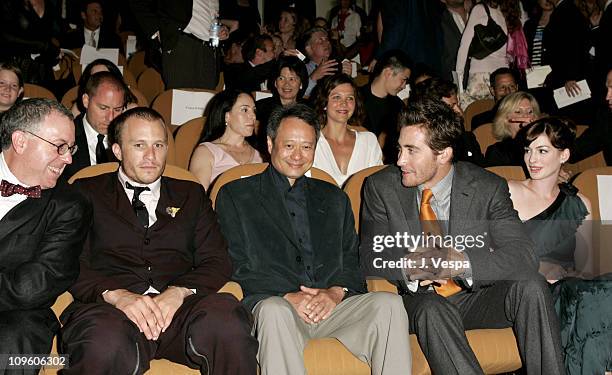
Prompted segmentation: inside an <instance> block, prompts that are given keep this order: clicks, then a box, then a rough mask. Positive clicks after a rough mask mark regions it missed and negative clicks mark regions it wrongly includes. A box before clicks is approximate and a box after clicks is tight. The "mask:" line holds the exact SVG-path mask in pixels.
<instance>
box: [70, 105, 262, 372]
mask: <svg viewBox="0 0 612 375" xmlns="http://www.w3.org/2000/svg"><path fill="white" fill-rule="evenodd" d="M113 136H114V140H115V141H116V142H115V143H114V144H113V152H114V153H115V155H116V156H117V158H118V159H119V160H120V161H121V166H120V168H119V170H118V171H117V172H113V173H107V174H103V175H100V176H96V177H92V178H87V179H84V180H78V181H77V183H76V185H77V186H78V187H79V188H80V190H81V191H82V192H83V193H84V194H85V195H86V196H87V197H88V198H89V200H90V201H91V202H92V205H93V208H94V220H93V225H92V226H91V228H90V231H89V235H88V237H87V241H86V243H85V248H84V250H83V254H82V255H81V262H80V263H81V273H80V275H79V278H78V280H77V282H76V283H75V284H74V285H73V287H72V288H70V292H71V293H72V295H73V296H74V298H75V302H74V303H73V304H72V305H70V306H69V307H68V308H67V310H66V311H65V312H64V314H62V317H61V318H62V322H64V327H63V328H62V342H61V346H60V351H62V352H63V353H67V354H69V355H70V360H71V363H70V368H69V369H66V370H64V371H63V373H64V374H124V373H130V374H132V373H138V374H142V373H144V372H146V370H147V369H148V368H149V362H150V361H151V360H152V359H154V358H166V359H169V360H171V361H174V362H178V363H181V364H184V365H186V366H189V367H191V368H198V369H200V371H201V372H202V373H203V374H215V375H232V374H235V375H238V374H253V375H255V374H256V371H257V363H256V359H255V354H256V351H257V341H256V340H255V339H254V338H253V337H252V336H251V335H250V330H251V324H250V319H249V314H248V312H247V311H246V310H245V309H244V308H243V307H242V306H241V305H240V303H239V302H238V301H237V300H236V298H235V297H234V296H232V295H231V294H227V293H216V292H217V291H218V290H219V289H220V288H221V287H222V286H223V285H224V284H225V283H226V282H227V281H228V280H229V276H230V274H231V269H232V268H231V264H230V261H229V257H228V255H227V250H226V244H225V240H224V239H223V236H222V235H221V231H220V230H219V227H218V224H217V220H216V217H215V214H214V212H213V211H212V207H211V204H210V200H209V199H208V197H207V196H206V194H205V192H204V189H203V188H202V186H200V185H199V184H197V183H194V182H191V181H182V180H175V179H172V178H168V177H162V176H161V175H162V172H163V170H164V168H165V165H166V155H167V152H168V136H167V132H166V129H165V125H164V122H163V119H162V118H161V116H160V115H159V114H158V113H157V112H155V111H154V110H151V109H148V108H144V107H139V108H134V109H132V110H129V111H127V112H125V113H124V114H123V115H121V116H120V117H118V118H117V119H116V120H115V123H114V131H113ZM130 202H131V204H130ZM111 348H112V349H111ZM109 349H111V350H109Z"/></svg>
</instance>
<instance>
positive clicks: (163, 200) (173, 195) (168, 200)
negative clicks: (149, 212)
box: [134, 177, 187, 231]
mask: <svg viewBox="0 0 612 375" xmlns="http://www.w3.org/2000/svg"><path fill="white" fill-rule="evenodd" d="M169 184H170V182H169V180H168V179H167V178H166V177H162V179H161V186H160V191H159V201H158V202H157V208H156V209H155V216H156V217H157V221H155V224H153V226H152V227H151V229H154V230H156V231H157V230H161V229H162V228H163V227H164V226H166V224H168V223H169V222H170V221H171V220H172V219H174V217H173V216H172V215H171V214H170V213H169V212H168V208H182V207H183V205H184V204H185V201H186V200H187V196H186V195H185V194H184V192H183V191H182V190H180V189H171V188H170V187H169V186H168V185H169ZM135 216H136V215H134V217H135Z"/></svg>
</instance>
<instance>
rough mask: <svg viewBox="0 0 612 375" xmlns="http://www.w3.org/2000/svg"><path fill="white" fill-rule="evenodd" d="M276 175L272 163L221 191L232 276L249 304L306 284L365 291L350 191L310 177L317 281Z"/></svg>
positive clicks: (308, 190)
mask: <svg viewBox="0 0 612 375" xmlns="http://www.w3.org/2000/svg"><path fill="white" fill-rule="evenodd" d="M272 178H273V176H272V171H271V167H268V169H267V170H266V171H264V172H263V173H261V174H258V175H255V176H252V177H249V178H244V179H241V180H238V181H234V182H232V183H229V184H227V185H225V186H224V187H223V188H222V189H221V191H220V192H219V195H218V197H217V207H216V208H217V212H218V214H219V222H220V224H221V229H222V230H223V234H224V235H225V238H227V241H228V244H229V252H230V256H231V257H232V261H233V262H234V275H233V277H232V279H234V280H236V281H237V282H239V283H240V286H242V289H243V291H244V295H245V297H244V299H243V300H242V302H243V303H244V304H245V305H246V307H247V308H248V309H249V310H252V309H253V307H254V306H255V305H256V304H257V302H259V301H261V300H262V299H264V298H268V297H271V296H283V295H285V294H286V293H289V292H296V291H298V290H299V287H300V285H305V286H308V287H313V288H329V287H332V286H342V287H346V288H348V289H349V290H351V291H354V292H359V293H360V292H364V291H365V285H364V282H363V278H362V276H361V272H360V270H359V261H358V258H357V257H358V247H357V246H358V241H357V234H356V233H355V223H354V220H353V212H352V211H351V205H350V204H349V200H348V197H347V196H346V195H345V194H344V193H343V192H342V191H341V190H340V189H339V188H338V187H336V186H333V185H331V184H329V183H327V182H324V181H319V180H316V179H311V178H308V179H307V181H306V183H307V187H306V200H307V206H308V219H309V221H310V231H311V233H310V234H311V239H312V245H313V246H312V247H313V250H314V262H315V270H314V276H315V277H314V278H315V280H314V281H311V280H310V279H308V278H307V277H305V276H304V274H305V272H304V264H303V263H302V261H301V259H302V258H301V250H300V247H299V245H298V241H297V238H296V236H295V233H294V231H293V229H292V226H291V219H290V218H289V214H288V213H287V210H286V209H285V206H284V204H283V201H282V199H281V197H280V196H279V194H278V193H277V192H276V191H277V187H276V186H275V185H274V181H273V179H272Z"/></svg>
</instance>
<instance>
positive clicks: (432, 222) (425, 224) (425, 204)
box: [419, 189, 461, 297]
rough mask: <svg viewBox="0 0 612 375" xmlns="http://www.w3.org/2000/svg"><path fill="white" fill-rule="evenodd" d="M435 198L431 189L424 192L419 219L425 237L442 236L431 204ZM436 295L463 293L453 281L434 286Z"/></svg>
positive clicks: (444, 295) (446, 295) (447, 295)
mask: <svg viewBox="0 0 612 375" xmlns="http://www.w3.org/2000/svg"><path fill="white" fill-rule="evenodd" d="M432 197H433V192H432V191H431V189H425V190H423V196H422V197H421V210H420V212H419V219H420V220H421V228H422V229H423V233H425V235H434V236H435V235H439V236H441V235H442V229H441V228H440V223H439V222H438V217H437V216H436V213H435V212H434V210H433V208H431V204H430V203H429V201H430V200H431V198H432ZM434 289H435V291H436V293H438V294H439V295H441V296H442V297H449V296H452V295H453V294H455V293H459V292H460V291H461V287H460V286H459V285H457V283H456V282H454V281H453V280H452V279H448V280H446V284H443V285H440V286H434Z"/></svg>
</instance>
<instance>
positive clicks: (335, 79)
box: [311, 73, 365, 129]
mask: <svg viewBox="0 0 612 375" xmlns="http://www.w3.org/2000/svg"><path fill="white" fill-rule="evenodd" d="M345 83H348V84H349V85H351V87H352V88H353V91H354V93H355V111H354V112H353V115H352V116H351V118H350V119H349V120H348V124H349V125H358V126H361V125H362V124H363V123H364V119H365V112H364V108H363V101H362V99H361V95H360V94H359V89H358V88H357V86H356V85H355V82H353V79H352V78H351V77H349V76H347V75H346V74H344V73H337V74H334V75H333V76H329V77H326V78H324V79H321V80H319V83H318V84H317V86H315V89H314V90H313V93H312V95H311V102H312V107H313V108H314V110H315V112H316V113H317V115H318V116H319V122H320V123H321V129H323V128H324V127H325V125H326V124H327V110H326V108H327V102H328V101H329V94H330V93H331V92H332V90H333V89H335V88H336V87H338V86H340V85H343V84H345Z"/></svg>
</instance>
